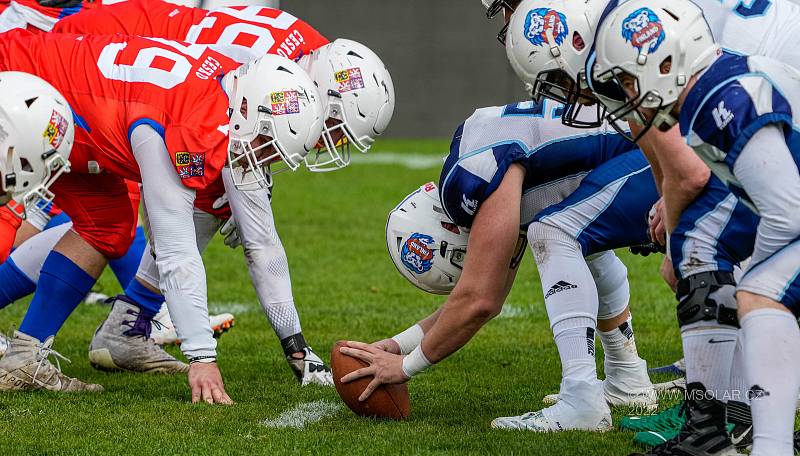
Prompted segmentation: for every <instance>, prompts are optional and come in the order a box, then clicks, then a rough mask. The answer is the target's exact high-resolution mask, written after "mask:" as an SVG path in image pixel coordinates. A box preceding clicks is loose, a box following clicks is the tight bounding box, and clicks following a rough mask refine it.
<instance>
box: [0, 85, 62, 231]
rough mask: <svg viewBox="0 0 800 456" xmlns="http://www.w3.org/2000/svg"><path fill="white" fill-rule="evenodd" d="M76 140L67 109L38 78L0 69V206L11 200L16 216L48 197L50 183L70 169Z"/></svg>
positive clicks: (38, 206) (50, 195) (26, 213)
mask: <svg viewBox="0 0 800 456" xmlns="http://www.w3.org/2000/svg"><path fill="white" fill-rule="evenodd" d="M74 139H75V126H74V123H73V120H72V110H71V109H70V107H69V104H67V101H66V100H65V99H64V97H63V96H62V95H61V94H60V93H59V92H58V90H56V89H55V88H53V86H51V85H50V84H48V83H47V82H46V81H44V80H43V79H41V78H39V77H36V76H33V75H31V74H27V73H20V72H16V71H6V72H2V73H0V191H1V192H2V194H0V205H5V204H8V203H9V201H11V200H14V201H15V202H17V203H20V204H17V205H15V206H14V207H13V208H11V209H12V212H14V213H15V214H16V215H18V216H19V217H20V218H23V219H25V218H27V217H28V216H29V215H30V214H31V213H32V212H34V211H37V210H41V209H42V207H44V206H45V205H47V204H48V203H50V202H51V201H53V198H54V195H53V193H52V192H50V186H51V185H53V183H54V182H55V180H56V179H58V177H59V176H61V174H62V173H65V172H69V154H70V152H71V151H72V144H73V142H74Z"/></svg>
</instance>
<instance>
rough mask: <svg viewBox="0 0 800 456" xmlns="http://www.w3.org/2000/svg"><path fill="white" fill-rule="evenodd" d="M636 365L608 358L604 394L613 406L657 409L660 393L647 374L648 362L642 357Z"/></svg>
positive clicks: (648, 409) (647, 409)
mask: <svg viewBox="0 0 800 456" xmlns="http://www.w3.org/2000/svg"><path fill="white" fill-rule="evenodd" d="M637 364H638V365H637V366H636V367H631V366H630V365H628V364H624V365H623V364H618V363H614V362H611V361H608V360H606V363H605V372H606V379H605V380H603V394H604V395H605V398H606V402H608V405H610V406H611V407H636V408H638V409H641V410H646V411H651V412H652V411H655V410H656V409H657V408H658V395H657V394H656V390H655V388H653V383H652V382H651V381H650V377H649V376H648V375H647V363H646V362H645V361H644V360H643V359H640V360H639V362H638V363H637Z"/></svg>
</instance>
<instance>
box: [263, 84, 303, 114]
mask: <svg viewBox="0 0 800 456" xmlns="http://www.w3.org/2000/svg"><path fill="white" fill-rule="evenodd" d="M269 100H270V102H271V104H272V114H273V115H276V116H282V115H284V114H297V113H299V112H300V95H299V94H298V93H297V91H296V90H284V91H283V92H272V93H271V94H270V95H269Z"/></svg>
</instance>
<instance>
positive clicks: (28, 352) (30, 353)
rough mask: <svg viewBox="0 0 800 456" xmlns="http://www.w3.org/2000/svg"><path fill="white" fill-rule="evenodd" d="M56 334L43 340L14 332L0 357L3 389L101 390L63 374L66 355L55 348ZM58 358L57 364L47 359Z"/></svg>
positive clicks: (1, 387) (70, 391)
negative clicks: (62, 362)
mask: <svg viewBox="0 0 800 456" xmlns="http://www.w3.org/2000/svg"><path fill="white" fill-rule="evenodd" d="M52 347H53V337H52V336H50V337H48V338H47V340H45V341H44V342H39V341H38V340H37V339H35V338H33V337H31V336H28V335H27V334H23V333H21V332H19V331H14V337H13V338H12V339H11V340H10V341H9V347H8V351H7V352H6V354H5V356H3V359H1V360H0V391H26V390H47V391H60V392H64V393H78V392H88V393H99V392H101V391H103V387H102V386H100V385H94V384H91V383H84V382H82V381H80V380H78V379H75V378H72V377H67V376H66V375H64V374H62V373H61V364H60V362H59V359H63V360H65V361H69V360H68V359H67V358H65V357H64V356H62V355H61V354H59V353H58V352H56V351H55V350H53V348H52ZM51 356H52V357H53V358H54V359H55V360H56V365H55V366H54V365H53V364H52V363H51V362H50V360H49V359H48V358H50V357H51Z"/></svg>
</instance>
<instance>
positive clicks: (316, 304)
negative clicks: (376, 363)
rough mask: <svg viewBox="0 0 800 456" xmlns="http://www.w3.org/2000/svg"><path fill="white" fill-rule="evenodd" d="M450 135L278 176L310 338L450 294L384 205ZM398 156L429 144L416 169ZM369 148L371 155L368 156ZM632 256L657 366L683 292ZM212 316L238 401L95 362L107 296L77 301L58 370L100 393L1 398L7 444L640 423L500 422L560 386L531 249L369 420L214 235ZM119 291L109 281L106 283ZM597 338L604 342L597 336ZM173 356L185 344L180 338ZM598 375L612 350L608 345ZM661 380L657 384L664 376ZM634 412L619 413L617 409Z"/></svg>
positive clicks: (407, 186) (401, 324)
mask: <svg viewBox="0 0 800 456" xmlns="http://www.w3.org/2000/svg"><path fill="white" fill-rule="evenodd" d="M446 151H447V143H446V142H444V141H413V142H412V141H388V140H387V141H382V142H379V143H378V144H377V145H376V147H375V149H373V152H371V153H370V155H369V156H367V157H364V160H360V161H358V162H357V163H354V164H353V165H352V166H351V167H349V168H348V169H345V170H342V171H338V172H335V173H329V174H320V175H312V174H311V173H308V172H305V171H299V172H296V173H294V174H281V175H279V176H277V177H276V188H275V193H274V199H273V203H274V207H275V214H276V219H277V223H278V228H279V231H280V233H281V237H282V239H283V243H284V245H285V246H286V250H287V252H288V255H289V263H290V267H291V272H292V279H293V285H294V294H295V300H296V302H297V306H298V309H299V312H300V316H301V318H302V323H303V330H304V333H305V335H306V339H307V340H308V341H309V342H310V343H311V345H312V346H313V347H314V348H315V349H316V351H317V352H318V353H320V354H321V355H322V356H323V358H325V359H329V350H330V347H331V346H332V345H333V343H334V342H335V341H337V340H339V339H356V340H365V341H372V340H376V339H379V338H383V337H386V336H391V335H393V334H395V333H397V332H398V331H400V330H402V329H405V328H406V327H408V326H409V325H410V324H412V323H413V322H415V321H416V320H417V319H418V318H421V317H424V316H426V315H427V314H428V313H429V312H431V311H432V310H434V309H435V308H436V307H437V306H438V305H439V304H440V303H441V302H442V301H443V300H442V298H441V297H437V296H433V295H426V294H425V293H423V292H421V291H419V290H417V289H416V288H414V287H412V286H411V285H410V284H408V283H407V282H406V281H405V279H403V278H402V277H401V276H400V274H398V273H397V271H396V270H395V268H394V266H393V265H392V263H391V261H390V260H389V257H388V255H387V253H386V247H385V244H384V223H385V220H386V215H387V214H388V211H389V210H390V209H392V208H393V207H394V205H395V204H397V203H398V202H399V201H400V200H401V199H402V198H403V197H404V196H405V195H407V194H408V193H410V192H411V191H412V190H414V189H415V188H416V187H417V186H418V185H420V184H422V183H424V182H426V181H429V180H434V181H436V180H438V174H439V168H438V167H439V166H440V163H441V162H440V161H438V160H436V159H435V157H438V156H442V155H444V154H445V153H446ZM395 154H421V155H422V156H420V157H418V158H419V160H417V162H416V165H415V166H411V167H409V166H404V165H400V164H397V163H394V164H393V163H391V162H392V161H393V158H392V157H396V155H395ZM371 159H372V163H367V161H369V160H371ZM620 255H621V257H622V258H623V261H625V263H626V264H627V265H628V270H629V273H630V282H631V289H632V300H631V306H632V309H633V312H634V324H635V329H636V334H637V343H638V347H639V352H640V354H641V356H642V357H644V358H645V359H647V361H648V363H649V365H651V366H653V365H660V364H664V363H667V362H672V361H674V360H675V359H677V358H679V357H680V355H681V352H680V341H679V335H678V328H677V325H676V323H675V310H674V308H675V307H674V298H673V297H672V296H671V294H670V292H669V291H668V289H667V287H666V286H665V285H664V284H663V283H662V282H661V279H660V278H659V277H658V275H657V267H658V262H659V261H660V258H654V257H652V256H651V257H650V258H641V257H633V256H631V255H629V254H628V253H627V252H620ZM204 258H205V264H206V267H207V270H208V278H209V283H208V290H209V300H210V308H211V311H212V312H215V311H216V312H220V311H233V313H235V314H236V317H237V324H236V327H234V328H233V330H232V331H231V332H229V333H228V334H226V335H225V336H224V337H223V338H222V339H220V344H219V355H220V366H221V369H222V371H223V375H224V376H225V380H226V386H227V390H228V393H229V394H230V396H231V397H232V398H233V399H234V400H235V401H236V405H234V406H232V407H222V406H208V405H191V404H189V398H190V396H189V390H188V387H187V383H186V379H185V378H184V377H168V376H155V375H139V374H121V373H113V374H112V373H103V372H99V371H96V370H94V369H92V368H91V366H90V365H89V362H88V360H87V357H86V355H87V348H88V345H89V340H90V338H91V335H92V333H93V331H94V330H95V328H96V326H97V325H98V324H99V323H100V322H101V321H102V319H103V318H104V317H105V315H106V313H107V312H108V309H107V308H105V307H98V306H89V305H81V306H80V307H79V308H78V310H77V311H76V312H75V314H74V315H73V317H72V318H71V319H70V320H69V321H68V322H67V324H66V326H65V327H64V329H63V330H62V331H61V333H60V335H59V336H58V337H57V338H56V343H55V348H56V350H58V351H60V352H61V353H62V354H64V355H65V356H67V357H69V358H70V359H71V360H72V363H71V364H67V363H62V367H63V370H64V371H65V372H66V373H67V374H69V375H72V376H76V377H79V378H81V379H83V380H87V381H91V382H94V383H100V384H102V385H104V386H105V387H106V392H104V393H102V394H98V395H58V394H49V393H39V392H35V393H19V394H2V395H0V429H1V430H2V436H1V437H0V454H3V455H38V454H119V455H129V454H146V455H149V454H154V455H159V456H161V455H202V454H229V455H232V454H270V455H271V454H290V453H301V454H310V453H316V454H399V453H403V454H430V453H443V452H464V453H473V454H476V453H491V454H494V453H516V454H527V455H560V454H570V455H572V454H575V455H584V454H592V455H624V454H627V453H628V452H630V451H632V450H634V449H635V447H634V446H632V444H631V439H632V437H633V434H632V433H628V432H618V431H617V432H609V433H606V434H602V435H600V434H588V433H579V432H567V433H562V434H547V435H537V434H533V433H519V432H503V431H495V430H492V429H490V428H489V423H490V421H491V420H492V419H493V418H495V417H497V416H504V415H509V414H515V415H516V414H521V413H524V412H527V411H532V410H536V409H538V408H541V407H542V404H541V398H542V397H543V396H544V395H545V394H548V393H552V392H555V391H557V389H558V385H559V381H560V365H559V359H558V354H557V353H556V348H555V345H554V343H553V341H552V334H551V332H550V329H549V324H548V322H547V315H546V312H545V309H544V304H543V298H542V291H541V287H540V285H539V280H538V275H537V274H536V271H535V270H534V267H533V258H532V255H530V253H528V254H526V259H525V260H524V261H523V267H522V270H521V272H520V273H519V274H518V276H517V283H516V284H515V287H514V289H513V291H512V293H511V295H510V296H509V298H508V302H507V303H506V309H505V310H504V313H503V314H502V315H501V316H500V317H498V318H497V319H496V320H494V321H492V322H491V323H490V324H488V325H487V326H486V327H485V328H484V329H483V330H482V331H481V332H480V333H479V334H478V335H477V336H476V337H475V338H474V339H473V340H472V341H471V342H470V343H469V344H468V345H467V346H466V347H465V348H464V349H463V350H461V351H460V352H459V353H457V354H456V355H454V356H452V357H451V358H449V359H447V360H445V361H444V362H442V363H440V364H439V365H437V366H435V367H433V368H432V369H430V370H429V371H428V372H426V373H423V374H421V375H420V376H418V377H417V378H415V379H414V380H412V382H411V383H410V384H409V390H410V393H411V401H412V408H413V410H412V415H411V418H410V419H409V420H408V421H406V422H402V423H396V422H380V421H375V420H369V419H362V418H359V417H357V416H355V415H353V414H352V413H351V412H350V411H349V410H347V409H346V408H344V406H343V405H342V406H340V405H339V404H340V402H339V400H338V397H337V395H336V392H335V391H334V390H333V389H332V388H330V389H326V388H320V387H306V388H300V386H299V385H298V384H297V383H296V382H295V379H294V376H293V375H292V374H291V372H290V370H289V368H288V366H287V365H286V363H285V361H284V359H283V354H282V351H281V348H280V344H279V343H278V340H277V338H276V337H275V335H274V334H273V332H272V330H271V328H270V327H269V324H268V322H267V320H266V318H265V316H264V315H263V313H262V310H261V308H260V306H259V305H258V303H257V301H256V297H255V293H254V291H253V289H252V287H251V285H250V279H249V276H248V274H247V270H246V267H245V262H244V257H243V255H242V251H241V250H236V251H232V250H230V249H228V248H226V247H225V246H224V245H223V244H222V242H221V241H220V239H216V240H215V241H214V243H213V244H212V245H211V247H210V248H209V249H208V251H207V252H206V254H205V256H204ZM101 284H102V287H103V289H104V291H105V292H106V293H107V294H113V293H116V292H118V289H119V287H118V285H117V284H116V282H115V281H114V279H113V276H112V275H111V274H109V273H106V274H105V275H104V276H103V278H102V280H101ZM26 306H27V301H23V302H18V303H15V304H14V305H12V306H10V307H8V308H7V309H4V310H3V311H1V312H0V329H1V330H2V331H4V332H5V331H8V330H9V329H10V328H12V327H13V326H15V325H17V324H18V323H19V322H20V321H21V318H22V315H23V313H24V311H25V309H26ZM599 345H600V344H599V343H598V346H599ZM170 350H171V351H172V352H173V353H178V350H177V349H175V348H174V347H173V348H171V349H170ZM598 368H599V370H600V372H601V373H602V352H601V353H598ZM659 380H661V379H659ZM316 401H324V402H323V403H324V404H326V406H325V408H326V410H328V411H329V412H331V414H330V415H328V416H326V417H324V418H322V419H320V420H319V421H317V422H315V423H311V424H308V425H307V426H305V427H304V428H300V429H298V428H291V427H290V428H280V427H269V426H267V425H265V424H264V423H265V422H267V423H272V424H275V423H277V422H279V421H280V419H279V418H280V416H281V414H282V413H283V412H285V411H287V410H289V409H293V408H295V407H297V406H298V405H301V404H304V403H308V402H316ZM624 413H625V411H624V410H617V411H615V413H614V419H615V420H618V419H619V418H620V417H621V416H623V415H624Z"/></svg>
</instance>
